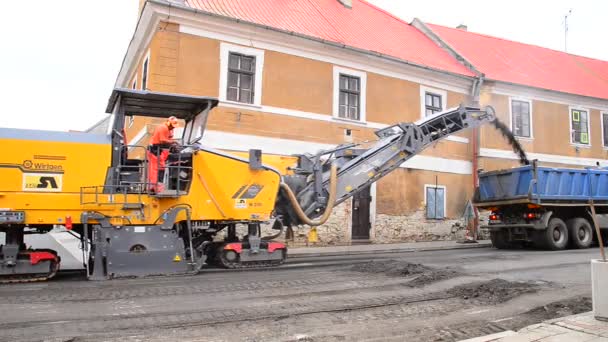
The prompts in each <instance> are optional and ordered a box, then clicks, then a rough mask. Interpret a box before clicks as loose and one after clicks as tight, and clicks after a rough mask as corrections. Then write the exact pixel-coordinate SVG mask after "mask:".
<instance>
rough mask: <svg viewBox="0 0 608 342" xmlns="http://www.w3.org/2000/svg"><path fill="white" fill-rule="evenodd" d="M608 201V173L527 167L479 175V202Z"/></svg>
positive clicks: (603, 171)
mask: <svg viewBox="0 0 608 342" xmlns="http://www.w3.org/2000/svg"><path fill="white" fill-rule="evenodd" d="M590 200H594V201H595V202H600V203H601V202H606V201H608V170H606V169H566V168H551V167H539V166H536V165H526V166H522V167H517V168H512V169H506V170H499V171H490V172H483V173H480V174H479V193H478V198H477V199H476V202H477V203H478V204H479V205H478V206H482V205H483V203H486V205H488V203H490V202H499V203H504V202H505V201H512V202H518V201H519V202H532V203H537V204H542V203H573V204H581V203H583V204H587V203H588V202H589V201H590Z"/></svg>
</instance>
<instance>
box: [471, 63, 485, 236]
mask: <svg viewBox="0 0 608 342" xmlns="http://www.w3.org/2000/svg"><path fill="white" fill-rule="evenodd" d="M483 81H484V75H483V74H481V75H478V76H477V78H475V81H473V88H472V89H471V97H472V101H473V103H474V104H475V106H480V107H481V105H480V93H481V87H482V86H483ZM480 130H481V127H474V128H473V131H472V133H471V135H472V136H471V141H472V142H473V146H472V149H473V160H472V164H473V165H472V168H473V170H472V176H473V193H474V192H475V190H476V189H477V187H478V186H479V174H478V173H477V170H478V169H479V145H480V134H479V133H480ZM473 215H474V217H473V227H472V229H473V231H472V232H471V233H472V234H471V236H472V237H473V239H475V240H477V235H478V233H479V211H478V210H477V207H475V206H473Z"/></svg>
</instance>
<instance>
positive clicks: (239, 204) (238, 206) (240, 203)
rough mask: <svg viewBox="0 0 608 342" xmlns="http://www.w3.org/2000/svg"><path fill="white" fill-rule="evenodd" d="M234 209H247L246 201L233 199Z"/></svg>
mask: <svg viewBox="0 0 608 342" xmlns="http://www.w3.org/2000/svg"><path fill="white" fill-rule="evenodd" d="M234 207H235V208H236V209H247V200H246V199H242V198H238V199H235V200H234Z"/></svg>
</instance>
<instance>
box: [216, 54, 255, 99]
mask: <svg viewBox="0 0 608 342" xmlns="http://www.w3.org/2000/svg"><path fill="white" fill-rule="evenodd" d="M263 67H264V50H259V49H254V48H249V47H244V46H240V45H233V44H228V43H221V44H220V101H230V102H238V103H241V104H244V105H256V106H260V105H261V102H262V74H263Z"/></svg>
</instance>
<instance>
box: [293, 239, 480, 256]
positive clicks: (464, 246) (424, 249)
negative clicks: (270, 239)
mask: <svg viewBox="0 0 608 342" xmlns="http://www.w3.org/2000/svg"><path fill="white" fill-rule="evenodd" d="M491 246H492V244H491V243H489V242H487V243H467V244H462V245H455V246H442V247H421V248H411V247H408V248H391V249H377V250H369V251H354V250H353V251H341V252H336V251H333V252H320V253H296V254H291V253H290V252H289V251H288V252H287V258H288V259H301V258H308V257H324V256H346V255H364V254H384V253H410V252H427V251H440V250H453V249H471V248H489V247H491Z"/></svg>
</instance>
